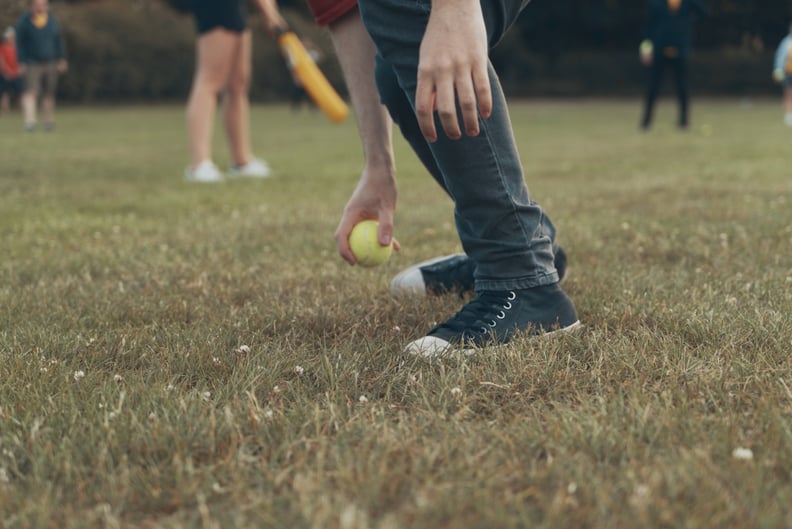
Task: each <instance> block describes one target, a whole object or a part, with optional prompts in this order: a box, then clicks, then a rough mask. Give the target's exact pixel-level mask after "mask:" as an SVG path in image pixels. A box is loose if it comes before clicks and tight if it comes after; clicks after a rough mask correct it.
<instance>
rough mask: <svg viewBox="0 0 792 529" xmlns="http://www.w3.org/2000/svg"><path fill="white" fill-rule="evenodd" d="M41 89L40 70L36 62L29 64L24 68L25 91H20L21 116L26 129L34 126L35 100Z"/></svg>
mask: <svg viewBox="0 0 792 529" xmlns="http://www.w3.org/2000/svg"><path fill="white" fill-rule="evenodd" d="M40 89H41V70H40V68H39V67H38V65H36V64H29V65H28V67H27V70H25V91H24V92H23V93H22V97H21V103H22V118H23V120H24V122H25V129H26V130H29V131H30V130H33V129H35V127H36V121H37V117H36V100H37V99H38V95H39V91H40Z"/></svg>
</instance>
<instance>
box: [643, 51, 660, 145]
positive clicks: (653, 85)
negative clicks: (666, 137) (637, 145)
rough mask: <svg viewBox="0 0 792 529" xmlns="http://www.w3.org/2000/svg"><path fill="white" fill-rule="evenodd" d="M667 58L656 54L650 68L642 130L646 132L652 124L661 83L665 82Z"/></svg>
mask: <svg viewBox="0 0 792 529" xmlns="http://www.w3.org/2000/svg"><path fill="white" fill-rule="evenodd" d="M665 61H666V59H665V57H664V56H663V55H662V54H661V53H655V54H654V57H653V59H652V64H651V66H649V80H648V83H647V85H646V96H645V99H644V113H643V119H642V120H641V128H642V129H644V130H646V129H648V128H649V127H650V126H651V124H652V116H653V115H654V107H655V102H656V101H657V94H658V93H659V91H660V83H661V82H662V81H663V70H664V69H665Z"/></svg>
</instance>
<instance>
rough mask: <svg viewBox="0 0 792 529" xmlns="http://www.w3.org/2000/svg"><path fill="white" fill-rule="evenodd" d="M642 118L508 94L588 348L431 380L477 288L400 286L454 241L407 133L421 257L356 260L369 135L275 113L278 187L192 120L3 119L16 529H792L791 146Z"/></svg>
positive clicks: (7, 439) (5, 439) (528, 352)
mask: <svg viewBox="0 0 792 529" xmlns="http://www.w3.org/2000/svg"><path fill="white" fill-rule="evenodd" d="M638 106H639V105H638V103H637V102H600V101H590V102H579V103H574V102H569V103H559V102H531V103H522V104H518V103H515V104H514V106H513V119H514V125H515V129H516V133H517V137H518V141H519V144H520V150H521V155H522V157H523V160H524V162H525V166H526V172H527V175H528V176H527V178H528V183H529V188H530V189H531V191H532V193H533V194H534V196H535V197H536V199H537V200H538V201H539V202H540V203H542V204H543V205H544V206H545V208H546V209H547V211H548V212H549V213H550V214H551V215H552V217H553V218H554V220H555V223H556V225H557V227H558V229H559V241H560V242H561V243H562V244H563V246H564V247H565V248H566V249H567V252H568V254H569V258H570V275H569V279H568V281H567V283H566V288H567V290H568V292H569V293H570V295H571V296H572V297H573V299H574V301H575V302H576V304H577V307H578V311H579V313H580V316H581V319H582V320H583V322H584V324H585V328H584V330H583V331H582V332H580V333H577V334H575V335H571V336H567V337H563V338H558V339H555V338H554V339H545V340H522V341H518V343H516V344H515V345H514V346H513V347H510V348H508V349H506V350H502V351H497V352H490V353H489V354H482V355H478V356H475V357H471V358H468V359H465V360H448V361H445V362H439V363H436V364H428V363H425V362H422V361H419V360H416V359H413V358H405V357H404V356H402V354H401V353H400V351H401V348H402V346H403V345H404V344H405V343H406V342H408V341H410V340H412V339H414V338H416V337H418V336H420V335H421V334H422V333H423V332H425V331H426V330H428V328H429V327H430V326H431V325H432V323H433V322H435V321H438V320H443V319H445V318H446V317H448V316H449V315H451V314H453V313H454V312H455V311H456V310H457V309H458V308H459V306H460V303H461V302H460V300H459V298H458V297H457V296H454V295H450V296H446V297H443V298H433V299H427V300H414V301H401V302H397V301H395V300H393V299H391V297H390V295H389V293H388V284H389V281H390V278H391V277H392V275H393V274H395V273H396V272H398V271H399V270H400V269H402V268H403V267H406V266H408V265H409V264H411V263H414V262H416V261H418V260H422V259H426V258H429V257H433V256H436V255H440V254H444V253H451V252H455V251H459V250H460V247H459V243H458V240H457V238H456V234H455V230H454V227H453V218H452V206H451V203H450V201H449V200H448V199H447V198H446V197H445V196H444V195H443V193H442V192H441V191H440V190H439V189H438V188H437V187H436V186H435V184H434V182H433V181H432V180H431V178H430V177H429V176H428V175H426V174H425V173H424V172H423V171H422V170H421V168H420V166H419V165H418V163H417V162H416V160H414V159H413V157H412V155H411V154H410V153H409V152H408V150H407V148H406V147H405V145H404V144H403V143H402V142H401V140H399V142H398V144H397V151H398V160H399V182H400V197H399V198H400V209H399V211H398V215H397V225H396V235H397V237H398V239H399V240H400V242H401V244H402V247H403V249H402V251H401V253H400V254H399V255H395V256H394V257H393V258H392V259H391V261H390V262H388V263H387V264H386V265H384V266H382V267H379V268H377V269H371V270H363V269H353V268H350V267H348V266H347V265H345V264H344V263H343V262H342V261H341V260H340V258H338V257H337V255H336V251H335V247H334V242H333V231H334V229H335V225H336V223H337V221H338V219H339V216H340V213H341V210H342V208H343V206H344V204H345V202H346V199H347V197H348V195H349V194H350V193H351V191H352V189H353V188H354V185H355V183H356V181H357V176H358V173H359V171H360V169H361V153H360V148H359V143H358V140H357V135H356V130H355V128H354V125H353V123H352V122H351V121H350V122H348V123H345V124H343V125H341V126H333V125H330V124H329V123H327V122H326V121H325V120H324V119H323V118H322V116H321V115H319V114H311V113H308V112H306V113H303V114H299V115H292V114H291V113H290V112H289V111H288V110H287V109H286V108H285V107H271V106H267V107H257V108H255V109H254V115H253V124H254V125H253V127H254V138H255V145H256V150H257V152H258V153H260V154H261V155H262V156H264V157H266V158H267V159H268V160H269V161H270V163H271V165H272V166H273V167H274V170H275V172H276V177H275V178H273V179H272V180H269V181H265V182H250V181H234V182H229V183H226V184H222V185H217V186H211V185H210V186H201V185H189V184H186V183H184V182H183V181H182V178H181V174H182V171H183V168H184V163H185V161H186V158H187V153H186V147H185V143H186V139H185V133H184V124H183V123H184V118H183V109H182V108H180V107H170V106H163V107H153V108H151V107H133V108H129V107H127V108H91V109H81V108H74V109H64V110H62V111H61V112H60V115H59V122H58V130H57V132H55V133H52V134H44V133H36V134H24V133H22V132H21V126H20V123H19V119H18V116H12V117H11V118H9V117H3V118H1V119H0V237H1V238H2V259H0V526H2V527H3V528H7V529H17V528H39V527H47V528H59V529H68V528H80V529H83V528H91V527H107V528H121V527H124V528H125V527H140V528H155V527H162V528H182V527H202V528H214V527H217V528H224V529H225V528H232V527H272V528H317V529H318V528H322V529H324V528H329V529H332V528H341V529H363V528H372V529H397V528H407V527H409V528H432V529H435V528H454V529H459V528H464V529H467V528H481V529H495V528H528V527H531V528H534V527H535V528H547V529H550V528H552V529H566V528H569V529H572V528H574V529H579V528H608V529H611V528H635V527H641V528H674V529H678V528H741V529H745V528H749V527H757V528H758V527H761V528H782V527H790V526H792V362H791V361H790V352H792V178H790V175H791V174H792V173H791V172H790V167H792V165H790V146H791V145H792V131H791V130H789V129H787V128H785V127H784V125H783V124H782V120H781V117H782V115H781V109H780V108H779V105H778V103H777V102H776V101H768V102H761V101H760V102H755V103H754V104H752V105H750V106H749V105H740V104H739V103H738V102H736V101H716V102H705V101H697V102H696V104H695V105H694V116H693V117H694V120H693V126H692V128H691V130H690V131H689V132H687V133H679V132H677V131H676V130H675V129H674V128H673V127H672V122H673V119H674V115H673V114H674V110H675V109H674V108H673V106H672V103H670V102H668V101H664V102H661V106H660V109H659V114H658V118H657V122H656V127H655V129H654V130H653V131H652V132H651V133H649V134H639V133H638V132H637V121H638V117H639V116H638V114H639V108H638ZM216 153H217V154H218V156H217V161H218V162H219V163H220V165H221V166H225V165H227V155H226V150H225V147H224V145H223V142H222V135H221V134H219V131H218V134H217V146H216ZM242 346H248V347H247V348H245V347H242ZM248 348H249V350H248ZM77 372H82V373H83V374H84V376H82V377H80V376H76V375H75V373H77ZM735 449H749V450H750V451H751V452H747V451H746V450H743V451H740V450H738V451H737V452H735ZM749 456H750V457H749Z"/></svg>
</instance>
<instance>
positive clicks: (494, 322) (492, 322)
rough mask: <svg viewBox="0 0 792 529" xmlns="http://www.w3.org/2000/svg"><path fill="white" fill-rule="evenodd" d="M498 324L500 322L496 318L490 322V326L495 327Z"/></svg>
mask: <svg viewBox="0 0 792 529" xmlns="http://www.w3.org/2000/svg"><path fill="white" fill-rule="evenodd" d="M497 324H498V322H497V321H495V320H492V321H491V322H489V326H490V327H493V328H494V327H495V326H496V325H497Z"/></svg>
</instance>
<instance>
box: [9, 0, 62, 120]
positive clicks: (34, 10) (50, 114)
mask: <svg viewBox="0 0 792 529" xmlns="http://www.w3.org/2000/svg"><path fill="white" fill-rule="evenodd" d="M16 39H17V54H18V58H19V71H20V73H21V74H22V75H23V76H24V83H25V89H24V92H23V94H22V111H23V115H24V120H25V130H27V131H33V130H35V129H36V126H37V123H38V120H37V116H36V107H37V104H38V99H39V97H41V117H42V123H43V127H44V130H52V129H53V128H54V127H55V93H56V91H57V88H58V76H59V75H60V74H62V73H65V72H66V70H67V69H68V63H67V62H66V48H65V46H64V44H63V36H62V35H61V29H60V26H59V25H58V22H57V21H56V20H55V18H54V17H53V16H52V14H51V13H50V12H49V1H48V0H29V9H28V11H27V12H26V13H25V14H23V15H22V16H21V17H20V19H19V22H17V25H16Z"/></svg>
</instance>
